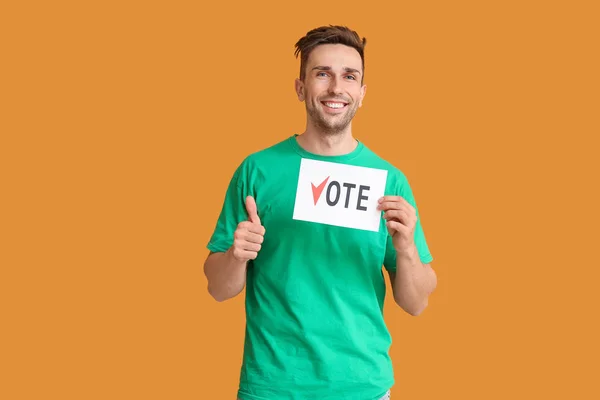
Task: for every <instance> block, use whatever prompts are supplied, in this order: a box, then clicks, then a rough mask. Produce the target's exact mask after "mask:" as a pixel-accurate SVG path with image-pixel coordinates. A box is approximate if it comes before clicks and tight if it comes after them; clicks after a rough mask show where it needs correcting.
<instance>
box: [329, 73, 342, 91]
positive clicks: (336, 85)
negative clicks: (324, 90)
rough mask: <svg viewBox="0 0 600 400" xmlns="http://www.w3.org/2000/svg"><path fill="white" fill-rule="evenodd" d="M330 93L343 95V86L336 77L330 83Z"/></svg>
mask: <svg viewBox="0 0 600 400" xmlns="http://www.w3.org/2000/svg"><path fill="white" fill-rule="evenodd" d="M329 93H331V94H336V95H338V94H342V85H341V82H340V81H339V78H337V77H335V78H333V79H332V80H331V82H330V83H329Z"/></svg>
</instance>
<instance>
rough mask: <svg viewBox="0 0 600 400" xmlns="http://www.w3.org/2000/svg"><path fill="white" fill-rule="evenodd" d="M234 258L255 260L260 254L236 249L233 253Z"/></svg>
mask: <svg viewBox="0 0 600 400" xmlns="http://www.w3.org/2000/svg"><path fill="white" fill-rule="evenodd" d="M233 256H234V257H235V258H237V259H238V260H254V259H256V257H257V256H258V252H256V251H246V250H239V249H236V250H234V251H233Z"/></svg>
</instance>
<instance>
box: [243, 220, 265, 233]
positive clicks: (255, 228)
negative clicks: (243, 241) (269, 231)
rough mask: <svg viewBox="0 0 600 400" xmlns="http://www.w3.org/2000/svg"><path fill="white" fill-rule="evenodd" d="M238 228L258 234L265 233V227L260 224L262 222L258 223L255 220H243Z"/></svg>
mask: <svg viewBox="0 0 600 400" xmlns="http://www.w3.org/2000/svg"><path fill="white" fill-rule="evenodd" d="M238 228H239V229H242V230H246V231H248V232H251V233H256V234H258V235H261V236H262V235H264V234H265V227H264V226H262V225H260V224H256V223H254V222H250V221H242V222H240V223H239V224H238Z"/></svg>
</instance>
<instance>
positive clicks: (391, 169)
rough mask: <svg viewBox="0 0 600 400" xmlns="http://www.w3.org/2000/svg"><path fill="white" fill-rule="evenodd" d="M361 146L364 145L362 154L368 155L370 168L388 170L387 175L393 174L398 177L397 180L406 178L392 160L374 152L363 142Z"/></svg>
mask: <svg viewBox="0 0 600 400" xmlns="http://www.w3.org/2000/svg"><path fill="white" fill-rule="evenodd" d="M363 146H364V155H365V156H366V157H368V160H369V165H370V166H371V167H372V168H377V169H384V170H386V171H387V172H388V174H389V175H391V176H393V177H394V178H395V179H398V180H406V179H407V178H406V175H405V174H404V171H402V169H400V167H399V166H397V165H396V164H394V163H393V162H392V161H390V160H388V159H386V158H384V157H383V156H381V155H380V154H378V153H376V152H375V151H374V150H373V149H371V148H370V147H368V146H367V145H366V144H364V143H363Z"/></svg>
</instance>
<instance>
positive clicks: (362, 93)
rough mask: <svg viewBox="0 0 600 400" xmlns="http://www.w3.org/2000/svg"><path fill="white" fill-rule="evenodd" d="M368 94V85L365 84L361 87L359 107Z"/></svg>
mask: <svg viewBox="0 0 600 400" xmlns="http://www.w3.org/2000/svg"><path fill="white" fill-rule="evenodd" d="M366 94H367V85H363V86H362V88H361V89H360V100H359V101H358V107H362V102H363V99H364V98H365V95H366Z"/></svg>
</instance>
